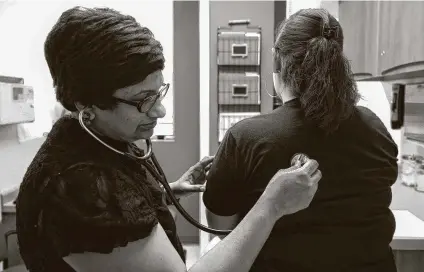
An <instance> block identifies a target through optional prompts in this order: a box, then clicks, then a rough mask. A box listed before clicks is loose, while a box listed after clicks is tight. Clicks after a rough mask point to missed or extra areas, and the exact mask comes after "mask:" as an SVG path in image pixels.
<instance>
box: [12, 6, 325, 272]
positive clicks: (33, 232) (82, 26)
mask: <svg viewBox="0 0 424 272" xmlns="http://www.w3.org/2000/svg"><path fill="white" fill-rule="evenodd" d="M44 50H45V57H46V61H47V64H48V66H49V69H50V73H51V76H52V78H53V83H54V86H55V88H56V96H57V99H58V100H59V101H60V103H61V104H62V105H63V106H64V107H65V108H66V109H67V110H68V111H70V112H71V114H70V115H66V116H63V117H62V118H60V119H59V120H58V121H57V122H56V123H55V124H54V126H53V128H52V130H51V132H50V133H49V135H48V136H47V139H46V141H45V143H44V144H43V145H42V147H41V148H40V150H39V151H38V153H37V154H36V156H35V158H34V160H33V161H32V163H31V164H30V166H29V167H28V170H27V172H26V174H25V176H24V180H23V182H22V185H21V187H20V190H19V195H18V198H17V206H16V211H17V219H16V224H17V233H18V243H19V249H20V253H21V256H22V258H23V260H24V262H25V265H26V266H27V268H28V269H29V271H31V272H57V271H61V272H67V271H78V272H85V271H110V272H114V271H126V272H141V271H149V272H155V271H157V272H182V271H186V266H185V264H184V256H183V255H184V254H183V248H182V245H181V242H180V240H179V238H178V236H177V233H176V227H175V222H174V220H173V218H172V215H171V213H170V211H169V209H168V207H167V205H166V203H165V201H164V192H163V190H162V189H161V188H160V186H159V185H158V173H160V172H161V171H160V166H159V165H157V164H156V165H155V163H154V162H155V156H154V154H152V156H148V155H149V154H151V153H150V152H147V154H146V153H145V152H144V151H143V150H141V149H140V148H139V147H138V146H136V145H135V144H133V143H134V142H136V141H138V140H142V139H149V138H150V137H151V136H152V133H153V129H154V127H155V126H156V123H157V119H158V118H162V117H164V115H165V109H164V107H163V105H162V103H161V101H162V99H163V97H164V96H165V95H166V93H167V90H168V88H169V84H167V83H165V81H164V78H163V76H162V69H163V68H164V62H165V60H164V56H163V52H162V46H161V44H160V43H159V42H158V41H157V40H156V39H155V38H154V36H153V34H152V33H151V32H150V30H149V29H148V28H146V27H142V26H140V25H139V24H138V23H137V22H136V21H135V19H134V18H133V17H131V16H128V15H124V14H121V13H119V12H117V11H114V10H111V9H108V8H96V9H88V8H83V7H75V8H72V9H69V10H66V11H65V12H64V13H63V14H62V15H61V16H60V18H59V20H58V21H57V23H56V24H55V25H54V26H53V29H52V30H51V32H50V33H49V35H48V36H47V39H46V42H45V48H44ZM85 128H87V129H85ZM140 158H143V159H140ZM210 161H211V159H210V158H206V159H205V160H202V161H201V162H199V163H197V164H196V165H195V166H194V167H192V168H190V169H189V170H188V172H187V173H186V174H184V175H183V176H182V177H181V178H180V179H179V180H178V181H176V182H173V183H171V187H172V188H173V190H174V191H175V192H178V193H179V196H184V195H186V194H187V193H189V192H192V191H199V190H200V188H201V187H202V184H203V183H204V177H205V173H206V171H207V170H208V168H209V164H210ZM275 172H276V173H274V174H275V175H274V176H272V177H270V178H269V185H268V186H267V189H266V190H265V191H264V192H263V194H262V196H261V197H260V198H259V200H258V201H257V203H256V204H255V205H254V207H253V208H252V209H251V211H250V212H249V213H248V214H247V215H246V217H245V218H244V220H243V221H241V222H240V223H239V224H238V226H237V228H236V229H235V230H234V231H233V232H232V233H231V234H230V235H228V237H226V238H225V240H224V241H222V242H221V243H220V244H219V245H218V246H217V247H215V249H213V250H212V251H210V252H209V253H208V254H207V255H205V256H204V257H203V258H201V259H200V260H199V261H198V262H197V263H196V264H195V265H194V266H193V267H192V268H191V269H190V271H192V272H205V271H212V272H226V271H228V272H230V271H231V272H238V271H240V272H244V271H248V270H249V269H250V266H251V265H252V263H253V260H254V259H255V257H256V256H257V254H258V252H259V250H260V249H261V247H262V245H263V244H264V243H265V241H266V239H267V237H268V235H269V233H270V232H271V229H272V228H273V226H274V224H275V222H276V221H277V220H278V219H279V218H281V217H283V216H287V215H289V214H293V213H296V212H298V211H300V210H303V209H305V208H306V207H308V206H309V203H310V202H311V200H312V198H313V197H314V195H315V192H316V190H317V187H318V181H319V180H320V178H321V172H320V170H318V163H317V162H316V161H314V160H310V161H309V162H307V163H306V164H305V165H304V166H302V167H291V168H288V169H283V170H281V169H279V170H277V171H275ZM196 173H199V174H196Z"/></svg>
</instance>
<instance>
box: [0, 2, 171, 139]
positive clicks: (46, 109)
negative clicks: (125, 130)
mask: <svg viewBox="0 0 424 272" xmlns="http://www.w3.org/2000/svg"><path fill="white" fill-rule="evenodd" d="M76 5H81V6H86V7H96V6H97V7H98V6H107V7H110V8H114V9H116V10H118V11H121V12H123V13H126V14H129V15H132V16H134V17H135V18H136V20H137V21H138V22H139V23H140V24H141V25H143V26H147V27H148V28H149V29H150V30H152V32H153V33H154V34H155V37H156V38H157V39H158V40H159V41H160V42H161V43H162V45H163V47H164V55H165V58H166V68H165V70H164V76H165V81H167V82H169V83H171V87H170V90H169V92H168V94H167V97H166V99H165V100H164V104H165V107H166V108H167V116H166V117H165V118H164V119H162V120H161V123H172V122H173V115H174V114H173V112H174V109H173V87H172V83H173V2H172V1H171V0H159V1H158V0H156V1H155V0H150V1H147V0H137V1H117V0H115V1H99V0H97V1H93V0H85V1H82V0H81V1H66V0H56V1H53V0H50V1H37V0H33V1H29V0H26V1H24V0H15V1H6V2H5V3H2V5H1V6H0V40H1V42H0V74H1V75H8V76H16V77H23V78H24V79H25V83H26V84H27V85H31V86H33V87H34V92H35V115H36V121H35V122H34V123H32V124H25V125H24V126H25V128H27V130H28V131H29V133H30V134H31V135H32V136H35V137H40V136H41V135H42V134H43V133H44V132H46V131H49V130H50V128H51V124H52V116H51V114H52V112H53V108H54V104H55V94H54V89H53V87H52V79H51V77H50V73H49V70H48V67H47V64H46V62H45V59H44V41H45V38H46V36H47V34H48V32H49V31H50V30H51V28H52V27H53V25H54V23H55V22H56V21H57V19H58V18H59V16H60V15H61V13H62V12H63V11H65V10H66V9H68V8H71V7H73V6H76ZM155 133H156V134H166V135H172V134H173V126H172V125H158V127H157V129H156V130H155Z"/></svg>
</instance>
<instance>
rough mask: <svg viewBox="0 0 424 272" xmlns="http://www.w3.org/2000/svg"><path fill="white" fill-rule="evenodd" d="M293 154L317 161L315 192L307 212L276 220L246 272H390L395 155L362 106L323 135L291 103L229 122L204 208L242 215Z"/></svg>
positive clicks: (382, 130)
mask: <svg viewBox="0 0 424 272" xmlns="http://www.w3.org/2000/svg"><path fill="white" fill-rule="evenodd" d="M298 152H301V153H305V154H307V155H308V156H309V157H310V158H313V159H315V160H317V161H318V163H319V167H320V170H321V172H322V174H323V177H322V179H321V181H320V183H319V188H318V191H317V193H316V195H315V198H314V200H313V201H312V203H311V205H310V207H309V208H307V209H305V210H302V211H300V212H298V213H295V214H293V215H288V216H284V217H283V218H282V219H280V220H279V221H278V222H277V224H276V225H275V227H274V229H273V231H272V233H271V235H270V237H269V239H268V241H267V242H266V244H265V245H264V247H263V249H262V251H261V252H260V254H259V256H258V258H257V260H256V262H255V264H254V266H253V268H252V270H251V271H261V272H267V271H296V272H303V271H305V272H306V271H343V272H345V271H385V272H389V271H396V270H395V267H394V263H393V257H392V254H391V249H390V247H389V243H390V242H391V240H392V236H393V233H394V229H395V221H394V217H393V215H392V213H391V211H390V209H389V205H390V203H391V185H392V184H393V183H394V182H395V181H396V178H397V169H398V168H397V158H396V157H397V154H398V149H397V146H396V144H395V143H394V142H393V140H392V138H391V136H390V134H389V133H388V131H387V129H386V128H385V126H384V124H383V123H382V122H381V120H380V119H379V118H378V117H377V116H376V115H375V114H374V113H373V112H372V111H371V110H369V109H367V108H364V107H357V108H356V109H355V112H354V114H353V116H352V117H351V118H350V119H348V120H346V121H345V122H343V124H342V125H341V126H340V128H339V130H338V131H337V132H336V133H335V134H333V135H331V136H325V134H324V133H323V131H321V130H320V129H319V128H317V126H315V125H313V124H312V123H310V122H308V121H306V119H305V117H304V114H303V111H302V109H301V107H300V101H299V100H298V99H294V100H291V101H289V102H287V103H285V104H284V105H283V106H281V107H279V108H278V109H276V110H274V111H273V112H271V113H270V114H264V115H260V116H256V117H253V118H250V119H246V120H243V121H241V122H239V123H237V124H236V125H235V126H233V127H232V128H231V129H230V130H229V131H228V132H227V134H226V135H225V137H224V139H223V141H222V143H221V145H220V146H219V150H218V152H217V154H216V159H215V161H214V162H213V165H212V168H211V170H210V172H209V176H208V178H207V180H208V182H207V188H206V192H205V193H204V194H203V201H204V204H205V206H206V207H207V208H208V210H210V211H211V212H213V213H214V214H217V215H221V216H230V215H234V214H239V215H241V216H242V217H244V216H245V215H246V213H247V212H248V211H249V210H250V209H251V208H252V206H253V205H254V204H255V202H256V201H257V200H258V198H259V197H260V195H261V194H262V192H263V191H264V189H265V187H266V186H267V184H268V182H269V180H270V179H271V178H272V176H273V175H274V174H275V173H276V172H277V171H278V170H279V169H282V168H288V167H289V166H290V159H291V157H292V156H293V155H294V154H295V153H298ZM362 269H365V270H362ZM367 269H371V270H367Z"/></svg>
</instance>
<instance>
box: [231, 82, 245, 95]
mask: <svg viewBox="0 0 424 272" xmlns="http://www.w3.org/2000/svg"><path fill="white" fill-rule="evenodd" d="M232 87H233V96H236V97H247V84H233V85H232Z"/></svg>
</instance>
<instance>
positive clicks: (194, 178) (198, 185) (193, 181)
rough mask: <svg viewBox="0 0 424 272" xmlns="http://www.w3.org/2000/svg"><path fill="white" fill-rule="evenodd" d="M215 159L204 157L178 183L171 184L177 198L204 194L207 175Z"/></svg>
mask: <svg viewBox="0 0 424 272" xmlns="http://www.w3.org/2000/svg"><path fill="white" fill-rule="evenodd" d="M213 159H214V157H213V156H208V157H204V158H203V159H202V160H201V161H199V162H198V163H196V164H195V165H193V166H192V167H190V168H189V169H188V171H187V172H185V173H184V175H182V177H181V178H179V179H178V180H177V181H175V182H172V183H170V184H169V185H170V187H171V189H172V192H173V193H174V195H175V196H176V197H177V198H180V197H186V196H189V195H191V194H193V193H198V192H204V191H205V182H206V175H207V172H208V171H209V169H210V168H211V165H212V161H213Z"/></svg>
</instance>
